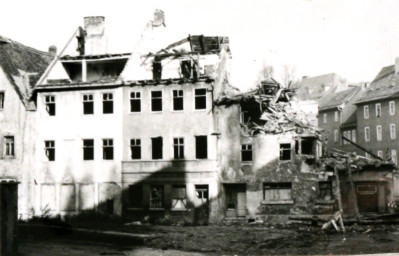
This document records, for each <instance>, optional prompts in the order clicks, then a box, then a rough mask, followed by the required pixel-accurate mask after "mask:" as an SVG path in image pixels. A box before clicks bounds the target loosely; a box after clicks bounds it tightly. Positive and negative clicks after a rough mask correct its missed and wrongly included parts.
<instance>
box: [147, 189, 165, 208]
mask: <svg viewBox="0 0 399 256" xmlns="http://www.w3.org/2000/svg"><path fill="white" fill-rule="evenodd" d="M163 195H164V189H163V185H153V186H151V194H150V208H163V207H164V205H163Z"/></svg>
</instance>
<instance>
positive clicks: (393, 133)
mask: <svg viewBox="0 0 399 256" xmlns="http://www.w3.org/2000/svg"><path fill="white" fill-rule="evenodd" d="M389 131H390V134H391V139H392V140H394V139H396V125H395V124H390V125H389Z"/></svg>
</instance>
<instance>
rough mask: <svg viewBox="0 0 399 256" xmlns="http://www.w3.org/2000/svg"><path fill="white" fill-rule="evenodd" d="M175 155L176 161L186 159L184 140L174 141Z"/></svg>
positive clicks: (177, 139) (176, 139) (175, 139)
mask: <svg viewBox="0 0 399 256" xmlns="http://www.w3.org/2000/svg"><path fill="white" fill-rule="evenodd" d="M173 153H174V158H175V159H183V158H184V138H174V139H173Z"/></svg>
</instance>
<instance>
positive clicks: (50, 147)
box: [44, 140, 56, 162]
mask: <svg viewBox="0 0 399 256" xmlns="http://www.w3.org/2000/svg"><path fill="white" fill-rule="evenodd" d="M51 144H52V145H51ZM48 152H52V155H53V158H52V159H50V154H48ZM44 154H45V156H46V157H47V160H48V161H49V162H53V161H55V158H56V156H55V140H45V141H44Z"/></svg>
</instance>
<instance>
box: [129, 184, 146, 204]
mask: <svg viewBox="0 0 399 256" xmlns="http://www.w3.org/2000/svg"><path fill="white" fill-rule="evenodd" d="M128 205H129V207H131V208H142V207H143V186H142V185H141V184H134V185H130V186H129V203H128Z"/></svg>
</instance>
